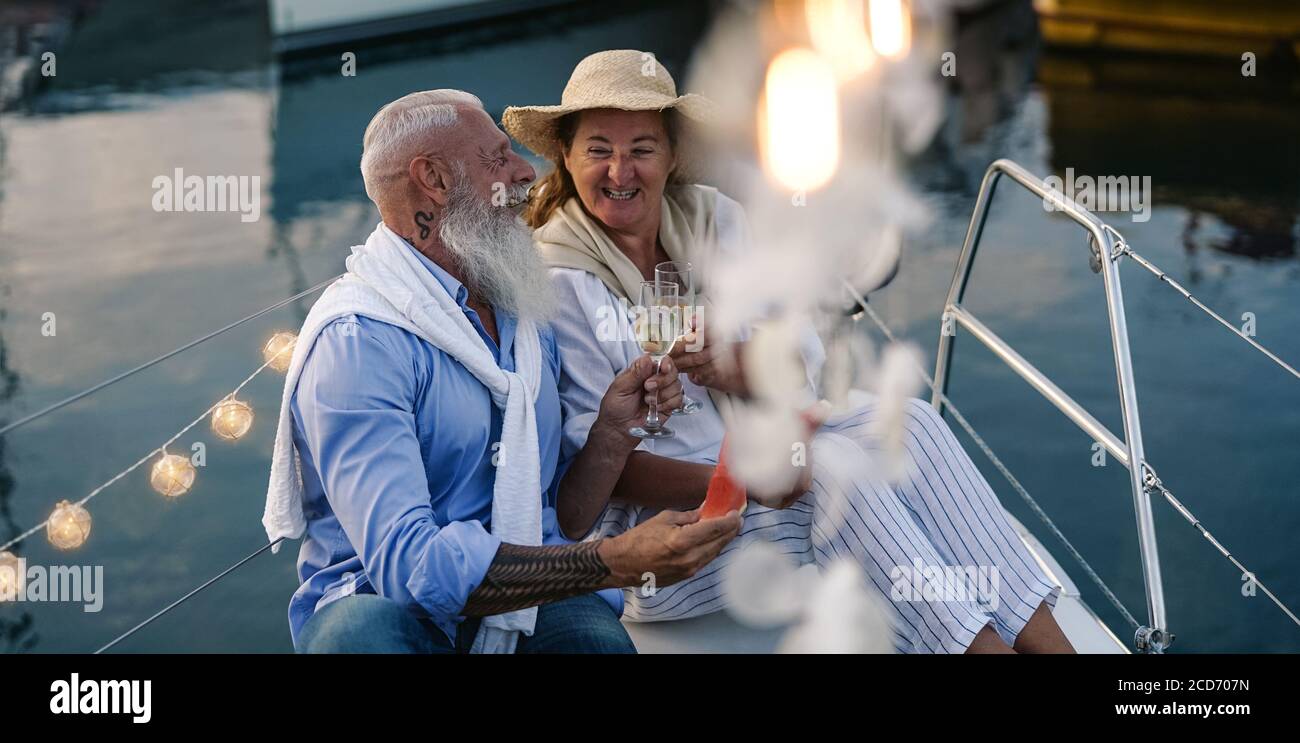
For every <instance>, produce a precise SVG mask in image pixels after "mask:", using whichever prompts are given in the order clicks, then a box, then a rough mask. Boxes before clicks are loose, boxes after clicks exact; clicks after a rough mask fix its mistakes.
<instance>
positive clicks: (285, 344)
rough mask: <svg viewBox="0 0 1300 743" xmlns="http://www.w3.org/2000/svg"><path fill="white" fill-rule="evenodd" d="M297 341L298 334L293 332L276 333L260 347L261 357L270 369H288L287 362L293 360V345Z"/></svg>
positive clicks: (279, 370)
mask: <svg viewBox="0 0 1300 743" xmlns="http://www.w3.org/2000/svg"><path fill="white" fill-rule="evenodd" d="M297 342H298V336H296V335H294V334H293V333H276V334H275V335H273V336H271V340H269V341H267V342H266V347H265V348H263V349H262V358H263V359H264V360H265V361H266V363H267V364H269V365H270V366H271V368H272V369H274V370H276V371H278V372H285V371H288V369H289V362H290V361H292V360H293V346H294V344H295V343H297Z"/></svg>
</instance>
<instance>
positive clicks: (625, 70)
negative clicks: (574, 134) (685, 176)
mask: <svg viewBox="0 0 1300 743" xmlns="http://www.w3.org/2000/svg"><path fill="white" fill-rule="evenodd" d="M589 108H618V109H622V110H624V111H663V110H666V109H670V108H671V109H675V110H677V111H678V112H679V113H681V114H682V115H683V116H684V117H686V118H687V119H688V120H690V121H694V122H700V123H702V122H705V121H707V120H708V119H709V117H710V112H711V110H712V108H713V104H712V103H711V102H710V101H709V99H707V98H705V97H704V96H700V95H695V94H692V93H687V94H686V95H677V84H676V83H674V82H673V76H672V75H669V74H668V70H667V69H666V68H665V67H664V66H663V65H661V64H659V60H657V59H655V56H654V55H653V54H650V53H649V52H639V51H637V50H635V49H612V50H610V51H606V52H596V53H595V54H592V55H591V56H589V57H587V58H586V59H584V60H582V61H581V62H579V63H578V66H577V67H575V68H573V74H572V75H570V76H569V83H568V85H565V86H564V94H563V95H561V96H560V105H558V106H511V107H510V108H507V109H506V111H505V114H504V115H503V116H502V117H501V123H502V124H504V125H505V128H506V131H507V132H509V133H510V136H512V137H514V138H515V139H517V140H518V141H519V143H520V144H522V145H524V146H525V147H527V148H528V149H530V150H532V151H533V152H536V153H537V154H538V155H541V156H542V157H545V158H547V159H550V160H558V159H559V158H560V157H561V155H562V153H561V151H560V147H561V144H560V141H559V137H558V135H557V134H556V130H555V125H556V123H557V122H558V121H559V119H560V117H561V116H564V115H565V114H569V113H573V112H574V111H583V110H586V109H589Z"/></svg>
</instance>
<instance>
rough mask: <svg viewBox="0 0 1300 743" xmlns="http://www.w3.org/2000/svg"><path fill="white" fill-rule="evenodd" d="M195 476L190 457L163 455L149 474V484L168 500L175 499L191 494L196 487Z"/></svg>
mask: <svg viewBox="0 0 1300 743" xmlns="http://www.w3.org/2000/svg"><path fill="white" fill-rule="evenodd" d="M195 474H196V473H195V471H194V465H193V464H190V460H189V458H188V457H182V456H181V455H179V454H163V455H162V457H161V458H160V459H159V460H158V461H157V462H155V463H154V465H153V471H152V472H150V473H149V484H150V485H152V486H153V489H154V490H157V491H158V492H159V493H162V494H163V495H165V496H167V497H168V498H175V497H177V496H181V495H184V494H186V493H188V492H189V490H190V488H191V487H193V486H194V476H195Z"/></svg>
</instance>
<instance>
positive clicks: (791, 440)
mask: <svg viewBox="0 0 1300 743" xmlns="http://www.w3.org/2000/svg"><path fill="white" fill-rule="evenodd" d="M803 428H804V424H803V421H802V420H801V419H800V418H799V415H798V413H797V412H796V411H795V410H794V408H793V407H792V406H790V405H778V404H749V405H736V406H734V407H733V408H732V411H731V414H730V415H729V417H728V420H727V436H728V438H727V444H728V447H729V449H728V457H729V462H728V466H729V468H730V470H731V473H732V474H733V475H734V476H735V477H736V478H737V479H738V480H740V481H741V482H742V483H744V485H745V488H746V490H747V491H748V492H749V497H750V498H752V499H753V500H754V501H755V502H757V503H759V504H760V505H764V506H768V507H769V508H771V507H773V506H775V505H776V503H777V502H778V501H779V500H780V498H781V497H782V496H784V495H786V494H788V493H789V492H790V490H791V489H792V488H794V483H795V481H796V480H797V479H798V477H799V468H798V467H797V466H795V462H794V454H795V452H796V445H797V444H799V443H800V442H802V440H803Z"/></svg>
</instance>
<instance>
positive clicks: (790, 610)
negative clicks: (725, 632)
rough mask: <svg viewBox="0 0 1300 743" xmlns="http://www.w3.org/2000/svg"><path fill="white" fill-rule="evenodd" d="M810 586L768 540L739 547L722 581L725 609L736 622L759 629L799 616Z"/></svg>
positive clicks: (782, 623)
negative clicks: (725, 602)
mask: <svg viewBox="0 0 1300 743" xmlns="http://www.w3.org/2000/svg"><path fill="white" fill-rule="evenodd" d="M810 587H811V586H810V584H809V582H808V581H806V580H801V573H800V571H799V570H798V568H797V567H796V566H795V564H794V563H793V562H792V561H791V559H790V557H789V556H788V555H786V554H784V553H782V552H781V550H779V549H777V547H776V545H774V544H772V543H771V542H751V543H750V544H747V545H745V546H744V547H743V548H741V549H740V550H738V551H737V552H736V554H734V555H733V556H732V558H731V562H730V563H729V564H728V565H727V568H726V570H725V572H724V574H723V584H722V588H723V592H724V594H725V596H726V601H727V611H728V612H729V613H730V614H731V615H732V616H733V617H735V618H736V621H738V622H740V623H742V624H745V625H748V626H750V627H755V628H758V629H767V628H771V627H779V626H781V625H785V624H790V623H792V622H794V621H795V620H796V619H798V618H799V615H800V614H802V613H803V610H804V606H805V605H806V604H807V602H808V598H809V593H810V591H809V588H810Z"/></svg>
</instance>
